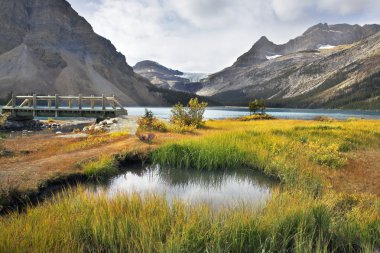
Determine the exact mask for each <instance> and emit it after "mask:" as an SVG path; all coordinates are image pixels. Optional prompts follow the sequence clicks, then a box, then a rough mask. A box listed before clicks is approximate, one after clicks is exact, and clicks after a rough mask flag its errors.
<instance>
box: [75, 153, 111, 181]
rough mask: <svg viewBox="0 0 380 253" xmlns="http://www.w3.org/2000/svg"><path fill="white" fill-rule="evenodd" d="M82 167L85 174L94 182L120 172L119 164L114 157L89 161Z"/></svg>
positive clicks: (103, 157)
mask: <svg viewBox="0 0 380 253" xmlns="http://www.w3.org/2000/svg"><path fill="white" fill-rule="evenodd" d="M80 166H81V168H82V171H83V174H84V175H86V176H87V177H88V178H89V179H92V180H93V179H95V180H100V179H102V178H104V177H106V176H110V175H114V174H116V173H117V172H118V166H117V162H116V161H115V159H114V158H113V157H108V156H102V157H101V158H100V159H96V160H94V161H89V162H87V163H84V164H82V165H80Z"/></svg>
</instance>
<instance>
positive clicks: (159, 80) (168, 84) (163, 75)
mask: <svg viewBox="0 0 380 253" xmlns="http://www.w3.org/2000/svg"><path fill="white" fill-rule="evenodd" d="M133 70H134V71H135V72H136V73H138V74H139V75H141V76H143V77H145V78H147V79H149V80H150V82H151V83H152V84H153V85H155V86H156V87H158V88H162V89H168V90H175V91H183V92H190V93H194V92H197V91H198V90H199V89H201V88H202V84H201V83H200V80H201V79H203V78H206V77H207V74H201V73H184V72H181V71H179V70H173V69H170V68H167V67H164V66H162V65H161V64H159V63H157V62H154V61H141V62H138V63H137V64H136V65H135V66H134V67H133Z"/></svg>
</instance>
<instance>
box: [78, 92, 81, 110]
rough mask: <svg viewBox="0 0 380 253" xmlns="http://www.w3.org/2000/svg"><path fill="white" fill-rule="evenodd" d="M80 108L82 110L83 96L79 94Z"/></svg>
mask: <svg viewBox="0 0 380 253" xmlns="http://www.w3.org/2000/svg"><path fill="white" fill-rule="evenodd" d="M78 107H79V110H82V94H79V98H78Z"/></svg>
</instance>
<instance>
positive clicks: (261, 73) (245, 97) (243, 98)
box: [197, 24, 380, 109]
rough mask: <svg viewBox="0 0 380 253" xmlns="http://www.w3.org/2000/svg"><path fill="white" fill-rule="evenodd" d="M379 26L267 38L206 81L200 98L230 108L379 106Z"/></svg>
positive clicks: (329, 27) (325, 28)
mask: <svg viewBox="0 0 380 253" xmlns="http://www.w3.org/2000/svg"><path fill="white" fill-rule="evenodd" d="M378 31H380V26H378V25H366V26H363V27H361V26H358V25H354V26H350V25H327V24H319V25H316V26H314V27H311V28H309V29H308V30H307V31H306V32H305V33H304V34H303V35H302V36H300V37H297V38H296V39H294V40H290V41H289V42H288V43H286V44H284V45H276V44H274V43H273V42H270V41H269V40H268V39H267V38H266V37H262V38H261V39H260V40H259V41H258V42H257V43H255V45H254V46H253V47H252V49H251V50H250V51H249V52H247V53H246V54H244V55H242V56H241V57H239V58H238V60H237V61H236V62H235V63H234V64H233V66H231V67H228V68H226V69H224V70H222V71H221V72H218V73H216V74H213V75H210V76H209V77H208V78H207V79H204V80H203V82H202V84H203V88H202V89H201V90H200V91H198V92H197V94H199V95H204V96H210V97H212V98H213V99H215V100H217V101H219V102H221V103H223V104H227V105H243V104H245V103H247V102H248V101H249V100H250V99H252V98H255V97H264V98H267V99H269V104H270V105H271V106H286V107H300V108H318V107H326V108H365V109H379V108H380V89H379V88H380V82H379V76H380V67H379V61H380V33H378Z"/></svg>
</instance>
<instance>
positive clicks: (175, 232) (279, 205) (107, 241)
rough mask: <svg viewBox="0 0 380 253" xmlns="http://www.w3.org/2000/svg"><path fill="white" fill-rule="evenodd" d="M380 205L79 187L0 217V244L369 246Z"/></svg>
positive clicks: (165, 248) (130, 248) (83, 248)
mask: <svg viewBox="0 0 380 253" xmlns="http://www.w3.org/2000/svg"><path fill="white" fill-rule="evenodd" d="M379 207H380V206H379V202H378V201H377V200H373V199H367V198H363V197H356V198H354V199H351V198H348V197H347V196H343V195H339V196H336V195H334V196H326V198H320V199H314V198H312V197H310V196H309V195H307V194H304V193H302V192H298V191H294V192H282V193H281V194H280V193H278V192H275V193H274V194H273V197H272V199H270V200H269V202H268V203H267V205H266V206H265V207H264V208H263V209H253V208H251V207H248V206H240V207H238V208H236V209H234V210H228V209H225V210H221V211H214V210H212V209H209V208H208V207H207V206H206V205H198V206H188V205H186V204H185V203H182V202H178V201H177V202H174V203H168V202H166V200H165V199H164V198H162V197H157V196H147V197H144V198H142V197H140V196H138V195H136V194H134V195H117V196H115V197H113V198H112V199H110V198H109V196H106V195H105V194H102V193H100V195H99V194H91V193H89V192H87V191H85V190H83V189H77V190H75V191H73V190H69V191H67V192H66V193H63V194H62V195H60V196H56V197H55V198H54V199H53V200H51V201H49V202H45V203H44V204H42V205H40V206H38V207H36V208H30V209H29V210H28V211H27V212H26V213H24V214H16V213H14V214H12V215H10V216H8V217H1V218H0V252H25V251H28V252H300V253H301V252H302V253H303V252H373V251H374V249H375V247H378V246H379V245H380V244H379V243H380V231H379V227H380V222H379V219H378V218H379V210H380V209H379ZM363 210H365V211H363ZM359 212H360V213H359Z"/></svg>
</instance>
